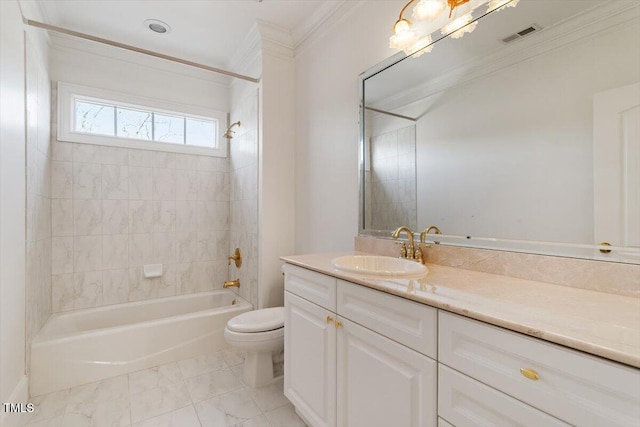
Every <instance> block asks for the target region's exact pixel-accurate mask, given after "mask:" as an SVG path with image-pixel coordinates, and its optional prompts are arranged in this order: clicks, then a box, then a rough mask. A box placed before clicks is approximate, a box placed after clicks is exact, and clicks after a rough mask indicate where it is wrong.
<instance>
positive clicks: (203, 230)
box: [51, 141, 231, 312]
mask: <svg viewBox="0 0 640 427" xmlns="http://www.w3.org/2000/svg"><path fill="white" fill-rule="evenodd" d="M52 159H53V160H52V165H51V169H52V170H51V177H52V191H51V196H52V200H51V215H52V227H51V231H52V265H51V271H52V287H53V291H52V307H53V311H54V312H60V311H68V310H76V309H82V308H89V307H97V306H102V305H109V304H118V303H123V302H128V301H138V300H145V299H151V298H159V297H166V296H172V295H179V294H188V293H194V292H201V291H207V290H213V289H219V288H222V285H223V283H224V281H225V280H228V273H227V263H226V257H227V256H228V250H229V235H230V222H229V208H230V206H229V197H230V187H231V185H230V178H229V160H228V159H227V158H216V157H206V156H195V155H182V154H173V153H165V152H159V151H147V150H134V149H124V148H114V147H106V146H99V145H90V144H79V143H67V142H58V141H54V145H53V158H52ZM156 263H161V264H163V266H164V274H163V276H162V277H161V278H155V279H145V278H144V276H143V269H142V267H143V265H145V264H156Z"/></svg>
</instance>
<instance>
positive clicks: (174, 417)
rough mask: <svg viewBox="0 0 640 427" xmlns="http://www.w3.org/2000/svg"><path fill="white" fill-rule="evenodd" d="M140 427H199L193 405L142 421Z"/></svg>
mask: <svg viewBox="0 0 640 427" xmlns="http://www.w3.org/2000/svg"><path fill="white" fill-rule="evenodd" d="M140 427H201V426H200V420H198V415H197V414H196V410H195V409H194V407H193V405H189V406H185V407H184V408H181V409H178V410H176V411H173V412H169V413H168V414H164V415H160V416H159V417H155V418H151V419H148V420H146V421H143V422H142V423H141V424H140Z"/></svg>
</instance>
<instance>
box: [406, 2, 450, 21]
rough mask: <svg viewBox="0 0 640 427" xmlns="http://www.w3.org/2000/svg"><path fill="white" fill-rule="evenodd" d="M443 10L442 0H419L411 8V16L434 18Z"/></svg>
mask: <svg viewBox="0 0 640 427" xmlns="http://www.w3.org/2000/svg"><path fill="white" fill-rule="evenodd" d="M443 10H444V2H443V1H442V0H420V1H419V2H418V4H417V5H416V7H414V8H413V17H414V18H416V19H435V18H437V17H438V16H439V15H440V14H441V13H442V11H443Z"/></svg>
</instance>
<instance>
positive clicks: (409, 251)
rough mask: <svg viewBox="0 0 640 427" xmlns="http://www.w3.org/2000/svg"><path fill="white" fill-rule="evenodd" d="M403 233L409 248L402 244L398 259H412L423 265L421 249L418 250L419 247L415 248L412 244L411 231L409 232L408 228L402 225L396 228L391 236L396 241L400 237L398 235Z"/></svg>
mask: <svg viewBox="0 0 640 427" xmlns="http://www.w3.org/2000/svg"><path fill="white" fill-rule="evenodd" d="M403 231H404V232H405V233H407V237H408V238H409V247H408V248H407V247H406V246H405V244H404V243H402V250H401V252H400V258H407V259H412V260H415V261H417V262H419V263H420V264H423V263H424V260H423V258H422V249H420V246H416V245H415V244H414V241H413V231H411V229H410V228H409V227H407V226H404V225H403V226H402V227H398V228H397V229H396V231H394V232H393V234H392V235H391V236H392V237H393V238H394V239H397V238H398V237H400V233H402V232H403Z"/></svg>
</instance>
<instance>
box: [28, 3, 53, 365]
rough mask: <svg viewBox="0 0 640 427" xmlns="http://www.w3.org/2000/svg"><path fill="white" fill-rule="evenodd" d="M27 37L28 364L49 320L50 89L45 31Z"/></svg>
mask: <svg viewBox="0 0 640 427" xmlns="http://www.w3.org/2000/svg"><path fill="white" fill-rule="evenodd" d="M29 16H33V15H32V14H29ZM26 36H27V37H26V121H27V123H26V125H27V133H26V140H27V154H26V155H27V158H26V162H27V177H26V179H27V207H26V209H27V219H26V239H27V261H26V262H27V264H26V269H27V274H26V293H25V295H26V311H27V313H26V315H27V316H26V319H27V323H26V328H27V334H26V341H27V355H26V360H27V361H28V360H30V355H31V341H32V339H33V337H35V336H36V334H37V333H38V332H39V331H40V328H41V327H42V325H44V323H45V322H46V321H47V319H48V318H49V316H50V315H51V85H50V80H49V57H48V54H49V46H48V39H47V37H46V32H44V31H42V30H38V29H36V28H28V29H27V32H26ZM27 372H29V366H28V363H27Z"/></svg>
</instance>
